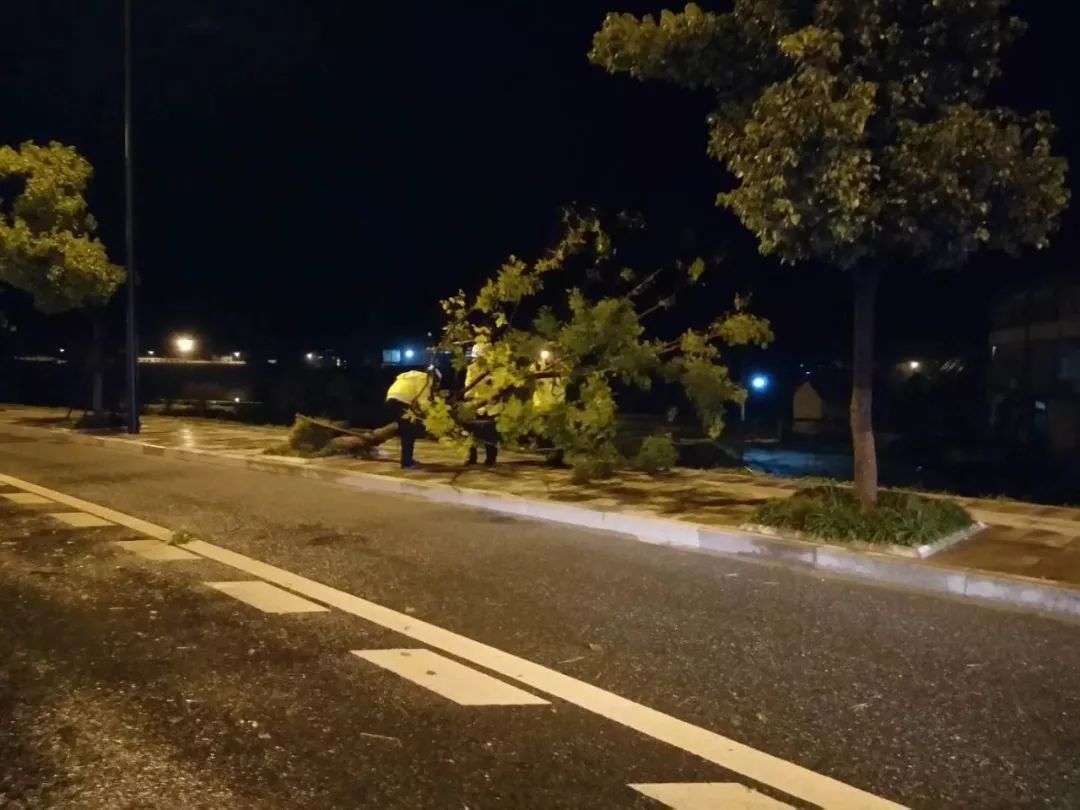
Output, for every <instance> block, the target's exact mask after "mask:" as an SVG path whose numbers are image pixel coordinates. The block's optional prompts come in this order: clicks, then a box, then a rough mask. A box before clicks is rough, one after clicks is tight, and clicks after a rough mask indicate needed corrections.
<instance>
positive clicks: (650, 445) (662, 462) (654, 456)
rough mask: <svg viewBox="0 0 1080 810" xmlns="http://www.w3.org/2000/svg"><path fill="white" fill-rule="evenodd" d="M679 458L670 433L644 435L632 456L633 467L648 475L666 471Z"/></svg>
mask: <svg viewBox="0 0 1080 810" xmlns="http://www.w3.org/2000/svg"><path fill="white" fill-rule="evenodd" d="M678 460H679V453H678V451H677V450H676V449H675V443H674V442H673V441H672V440H671V435H670V434H666V435H664V436H646V437H645V440H644V441H642V443H641V448H640V449H639V450H638V452H637V455H636V456H635V457H634V467H635V468H636V469H638V470H641V471H642V472H646V473H648V474H649V475H658V474H659V473H664V472H668V471H669V470H671V468H672V467H674V466H675V464H676V463H677V462H678Z"/></svg>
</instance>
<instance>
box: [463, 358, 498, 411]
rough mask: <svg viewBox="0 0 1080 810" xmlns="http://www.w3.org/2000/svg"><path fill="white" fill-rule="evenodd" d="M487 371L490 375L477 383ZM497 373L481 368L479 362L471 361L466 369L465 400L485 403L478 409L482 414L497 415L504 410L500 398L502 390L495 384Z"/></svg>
mask: <svg viewBox="0 0 1080 810" xmlns="http://www.w3.org/2000/svg"><path fill="white" fill-rule="evenodd" d="M485 371H486V372H488V375H487V376H486V377H484V379H482V380H480V382H478V383H477V382H476V381H477V380H478V379H480V375H482V374H483V373H484V372H485ZM497 374H498V372H497V371H492V370H490V369H481V368H480V366H479V364H477V363H469V367H468V368H466V369H465V401H466V402H482V403H484V404H483V405H480V406H479V407H478V408H477V409H476V413H477V414H479V415H480V416H497V415H498V414H499V411H501V410H502V402H501V401H499V398H498V395H499V393H500V391H499V389H498V387H497V386H496V385H495V377H496V375H497ZM474 383H475V385H474Z"/></svg>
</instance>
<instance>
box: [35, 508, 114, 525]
mask: <svg viewBox="0 0 1080 810" xmlns="http://www.w3.org/2000/svg"><path fill="white" fill-rule="evenodd" d="M49 517H51V518H54V519H56V520H59V521H60V522H61V523H66V524H67V525H68V526H74V527H75V528H76V529H96V528H98V527H99V526H115V525H116V524H115V523H113V522H112V521H111V520H105V518H100V517H98V516H97V515H91V514H90V513H88V512H49Z"/></svg>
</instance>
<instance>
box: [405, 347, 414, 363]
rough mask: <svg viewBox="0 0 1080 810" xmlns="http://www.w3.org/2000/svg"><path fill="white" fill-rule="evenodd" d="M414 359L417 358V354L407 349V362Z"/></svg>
mask: <svg viewBox="0 0 1080 810" xmlns="http://www.w3.org/2000/svg"><path fill="white" fill-rule="evenodd" d="M414 357H416V352H414V351H413V350H412V349H406V350H405V359H406V360H412V359H413V358H414Z"/></svg>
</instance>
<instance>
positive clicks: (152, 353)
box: [147, 349, 154, 357]
mask: <svg viewBox="0 0 1080 810" xmlns="http://www.w3.org/2000/svg"><path fill="white" fill-rule="evenodd" d="M147 354H148V355H150V356H151V357H153V356H154V350H153V349H150V350H149V351H147Z"/></svg>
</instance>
